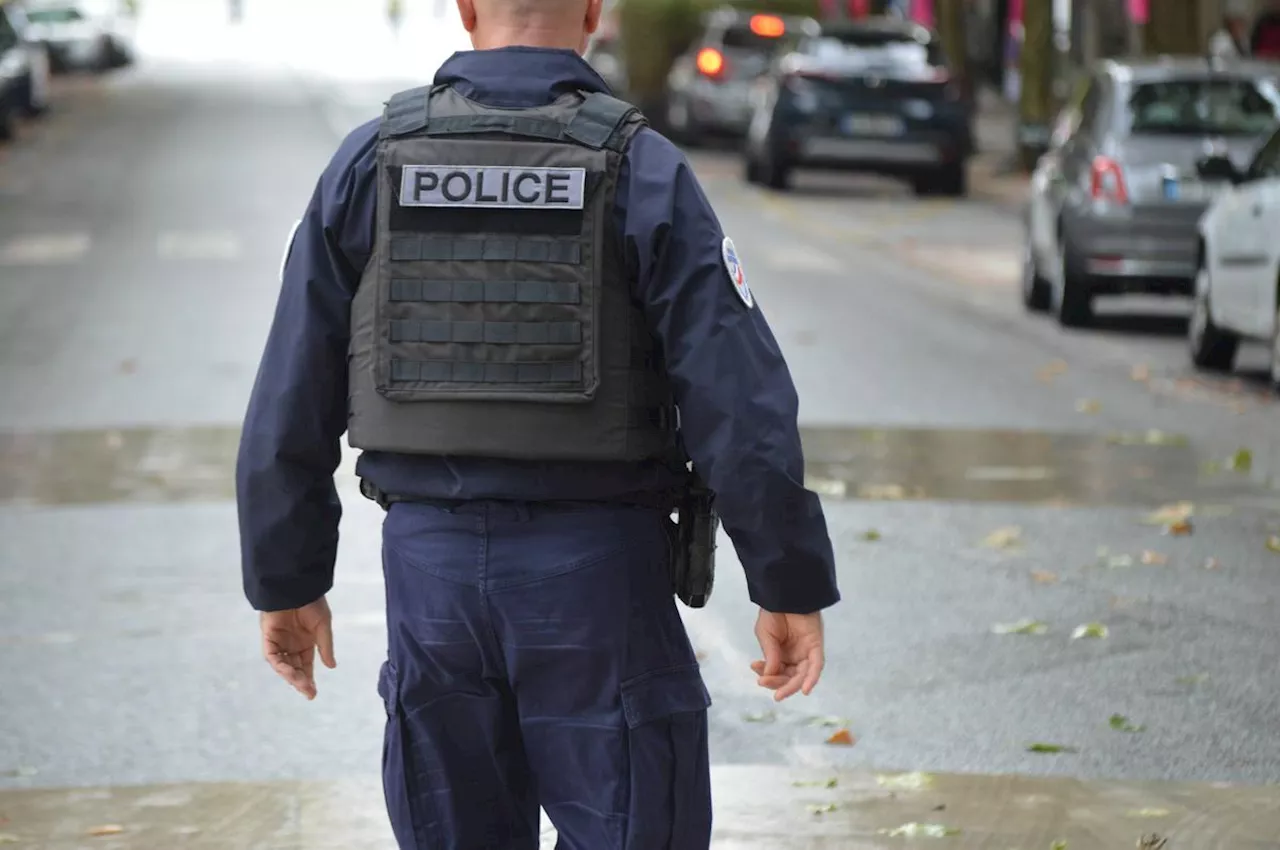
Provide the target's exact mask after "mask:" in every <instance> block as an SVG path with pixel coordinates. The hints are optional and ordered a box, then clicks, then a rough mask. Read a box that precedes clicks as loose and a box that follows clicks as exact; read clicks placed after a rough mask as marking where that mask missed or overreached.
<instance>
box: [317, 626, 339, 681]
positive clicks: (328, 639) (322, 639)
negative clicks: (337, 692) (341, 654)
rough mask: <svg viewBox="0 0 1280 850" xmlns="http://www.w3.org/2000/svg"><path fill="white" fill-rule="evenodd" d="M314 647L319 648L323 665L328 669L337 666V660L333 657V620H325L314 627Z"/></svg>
mask: <svg viewBox="0 0 1280 850" xmlns="http://www.w3.org/2000/svg"><path fill="white" fill-rule="evenodd" d="M316 648H317V649H319V650H320V660H321V661H322V662H324V666H326V667H328V668H329V669H330V670H332V669H333V668H334V667H337V666H338V660H337V659H336V658H334V657H333V621H331V620H325V621H324V622H323V623H321V624H320V625H319V626H317V627H316Z"/></svg>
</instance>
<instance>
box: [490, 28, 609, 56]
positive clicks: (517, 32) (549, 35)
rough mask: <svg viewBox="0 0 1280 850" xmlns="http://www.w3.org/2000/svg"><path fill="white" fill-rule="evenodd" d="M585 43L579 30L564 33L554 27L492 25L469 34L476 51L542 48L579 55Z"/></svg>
mask: <svg viewBox="0 0 1280 850" xmlns="http://www.w3.org/2000/svg"><path fill="white" fill-rule="evenodd" d="M585 43H586V38H585V36H584V35H583V33H582V31H581V30H578V31H576V32H575V31H571V30H570V31H566V30H564V29H560V28H555V27H536V26H503V25H501V24H494V25H491V26H488V27H484V28H480V27H477V28H476V30H475V32H473V33H472V34H471V46H472V47H474V48H475V49H476V50H498V49H501V48H503V47H542V48H548V49H552V50H572V51H573V52H575V53H579V54H581V53H582V51H583V48H584V46H585Z"/></svg>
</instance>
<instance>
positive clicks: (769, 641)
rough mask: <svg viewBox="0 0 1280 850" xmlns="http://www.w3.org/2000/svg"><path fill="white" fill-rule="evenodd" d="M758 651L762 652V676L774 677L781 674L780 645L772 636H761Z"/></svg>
mask: <svg viewBox="0 0 1280 850" xmlns="http://www.w3.org/2000/svg"><path fill="white" fill-rule="evenodd" d="M759 640H760V649H761V650H763V651H764V675H766V676H774V675H777V674H778V673H780V672H782V645H781V644H779V643H778V639H777V638H775V637H774V636H773V635H768V634H765V635H761V636H760V638H759Z"/></svg>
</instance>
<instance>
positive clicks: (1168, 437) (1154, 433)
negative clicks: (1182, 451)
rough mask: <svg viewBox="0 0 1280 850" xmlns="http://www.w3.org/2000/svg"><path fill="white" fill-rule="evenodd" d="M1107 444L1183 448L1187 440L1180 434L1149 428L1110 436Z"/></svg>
mask: <svg viewBox="0 0 1280 850" xmlns="http://www.w3.org/2000/svg"><path fill="white" fill-rule="evenodd" d="M1107 442H1109V443H1111V444H1113V445H1117V446H1184V445H1186V444H1187V438H1186V437H1185V436H1183V435H1182V434H1170V433H1168V432H1166V431H1160V430H1158V429H1156V428H1151V429H1149V430H1146V431H1138V432H1136V433H1130V432H1124V433H1120V434H1112V435H1110V436H1109V437H1107Z"/></svg>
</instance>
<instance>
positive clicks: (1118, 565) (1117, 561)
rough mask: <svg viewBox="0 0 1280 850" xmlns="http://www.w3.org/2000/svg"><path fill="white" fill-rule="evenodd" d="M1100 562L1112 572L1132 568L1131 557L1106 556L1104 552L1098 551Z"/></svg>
mask: <svg viewBox="0 0 1280 850" xmlns="http://www.w3.org/2000/svg"><path fill="white" fill-rule="evenodd" d="M1100 552H1101V553H1102V554H1100V560H1101V562H1102V566H1104V567H1106V568H1108V569H1112V570H1123V569H1127V568H1128V567H1132V566H1133V556H1132V555H1108V554H1105V553H1106V550H1100Z"/></svg>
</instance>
